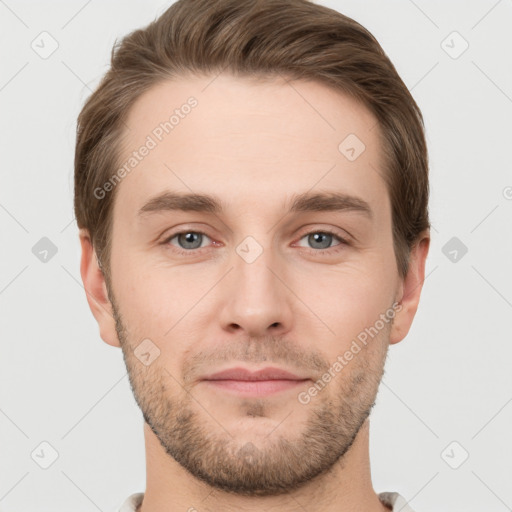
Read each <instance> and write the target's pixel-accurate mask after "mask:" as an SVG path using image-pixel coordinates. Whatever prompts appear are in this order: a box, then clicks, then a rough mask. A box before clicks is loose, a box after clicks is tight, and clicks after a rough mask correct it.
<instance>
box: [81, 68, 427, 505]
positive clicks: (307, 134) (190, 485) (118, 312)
mask: <svg viewBox="0 0 512 512" xmlns="http://www.w3.org/2000/svg"><path fill="white" fill-rule="evenodd" d="M213 79H214V77H213V76H209V77H202V78H200V77H195V78H192V77H189V78H180V79H179V80H176V81H166V82H163V83H161V84H159V85H157V86H154V87H153V88H151V89H149V90H148V91H146V92H145V93H144V95H142V96H141V97H140V98H139V99H138V100H137V102H136V103H135V104H134V106H133V108H132V109H131V110H130V112H129V115H128V118H127V120H126V122H127V125H128V126H129V128H130V130H129V132H127V135H126V138H125V140H124V142H123V151H124V154H123V156H125V157H126V158H127V157H128V156H129V154H130V152H131V151H133V150H134V149H136V148H138V147H140V145H141V144H142V143H143V142H144V140H145V139H146V137H147V135H148V134H150V133H151V132H152V130H153V129H154V128H155V126H157V125H158V124H159V123H160V122H161V121H162V120H164V119H166V118H168V116H169V115H170V114H169V113H172V110H173V109H174V108H177V107H179V106H180V105H182V104H183V103H185V102H186V100H187V98H188V97H190V96H194V97H195V98H196V99H197V100H198V105H197V107H196V108H195V109H194V110H192V112H191V113H190V114H189V115H188V116H186V117H185V118H184V119H182V120H181V121H180V124H179V125H178V126H176V127H175V128H174V130H173V131H172V133H170V134H169V135H167V136H166V137H165V138H164V139H163V140H162V141H161V142H160V143H159V144H158V146H157V147H156V148H154V149H153V150H152V151H151V152H150V154H149V155H148V156H147V157H145V158H144V159H143V160H142V161H141V162H140V163H139V164H138V166H137V168H136V169H135V170H134V171H133V172H131V173H130V174H128V175H127V176H126V177H125V178H124V179H123V181H122V182H121V183H120V184H119V185H118V189H117V192H116V193H117V196H116V201H115V205H114V211H113V219H114V223H113V234H112V237H113V238H112V255H111V268H112V281H111V285H110V287H109V288H108V289H107V285H106V282H105V278H104V276H103V274H102V272H101V270H100V269H99V267H98V265H97V261H96V257H95V253H94V249H93V247H92V245H91V242H90V239H89V236H88V233H87V231H86V230H82V231H81V233H80V240H81V244H82V261H81V275H82V280H83V283H84V287H85V289H86V291H87V299H88V302H89V305H90V308H91V310H92V312H93V314H94V316H95V318H96V320H97V322H98V325H99V329H100V335H101V338H102V339H103V340H104V341H105V342H106V343H108V344H110V345H112V346H116V347H121V348H122V351H123V356H124V358H125V362H126V365H127V369H128V373H129V377H130V383H131V386H132V389H133V392H134V395H135V398H136V400H137V402H138V404H139V406H140V407H141V410H142V412H143V415H144V419H145V423H144V435H145V444H146V463H147V468H146V469H147V484H146V492H145V497H144V501H143V504H142V507H141V510H142V512H160V511H164V510H165V511H167V512H169V511H170V512H174V511H185V510H198V511H203V510H211V511H235V510H237V511H261V510H269V511H270V510H279V511H281V512H289V511H299V510H301V511H302V510H308V511H322V512H334V511H336V512H339V511H343V510H346V511H355V510H365V511H367V512H368V511H369V512H377V511H383V510H388V509H387V508H386V507H385V506H384V505H383V504H382V503H381V502H380V501H379V499H378V497H377V494H376V492H375V491H374V490H373V487H372V482H371V474H370V461H369V414H370V410H371V408H372V406H373V404H374V403H375V397H376V395H377V391H378V386H379V383H380V380H381V378H382V375H383V371H384V364H385V359H386V355H387V350H388V347H389V345H390V344H394V343H398V342H399V341H401V340H402V339H403V338H404V337H405V336H406V335H407V332H408V331H409V328H410V326H411V323H412V321H413V318H414V315H415V313H416V310H417V306H418V302H419V298H420V293H421V288H422V283H423V280H424V272H425V259H426V257H427V253H428V248H429V233H428V231H426V232H425V233H422V234H421V236H420V238H419V239H418V242H417V244H416V245H415V246H414V247H413V250H412V252H411V260H410V267H409V272H408V274H407V276H406V278H405V279H401V278H400V276H399V274H398V270H397V265H396V259H395V254H394V250H393V240H392V231H391V227H392V224H391V207H390V202H389V197H388V193H387V190H386V186H385V182H384V180H383V178H382V172H383V162H382V156H381V145H380V144H381V142H380V138H379V131H378V130H379V127H378V125H377V124H376V119H375V118H374V117H373V115H372V114H371V113H370V112H369V111H368V110H367V109H366V108H365V107H364V106H362V105H360V104H359V103H356V102H355V101H354V100H353V99H350V98H349V97H347V96H345V95H342V94H340V93H339V92H336V91H333V90H331V89H330V88H327V87H326V86H325V85H322V84H320V83H317V82H311V81H308V82H306V81H296V82H293V83H292V84H290V83H286V82H285V81H284V80H282V79H275V80H272V81H266V82H263V81H260V82H256V81H251V80H248V79H241V78H234V77H232V76H230V75H227V74H221V75H220V76H218V77H217V78H215V80H213ZM212 80H213V82H212ZM292 85H293V86H292ZM206 86H207V87H206ZM205 87H206V88H205ZM305 100H306V101H305ZM350 133H353V134H356V135H357V136H358V137H359V139H361V140H362V141H363V142H364V144H365V146H366V149H365V151H364V152H363V153H361V154H360V156H359V157H358V158H357V159H356V160H354V161H349V160H348V159H347V158H346V157H345V156H344V155H343V154H342V153H341V152H340V151H339V150H338V146H339V144H340V142H341V141H342V140H343V139H344V138H345V137H346V136H347V135H348V134H350ZM126 158H124V160H126ZM122 160H123V159H122ZM124 160H123V161H124ZM164 190H169V191H173V192H178V193H190V192H194V193H204V194H212V195H215V196H216V197H217V198H219V199H220V200H221V201H222V203H223V205H224V208H225V210H224V211H223V212H222V213H220V214H212V213H207V212H193V211H192V212H191V211H163V212H158V213H153V214H150V215H147V216H144V217H140V216H138V214H137V212H138V210H139V209H140V208H141V207H142V206H143V205H144V204H145V203H146V202H147V201H148V200H149V199H150V198H151V197H153V196H154V195H156V194H159V193H161V192H163V191H164ZM308 191H310V192H340V191H341V192H344V193H347V194H350V195H353V196H357V197H359V198H362V199H364V200H365V201H366V202H367V203H368V204H369V205H370V207H371V209H372V212H373V216H372V217H371V218H370V217H368V216H366V215H364V214H363V213H362V212H359V211H353V210H344V211H330V212H325V211H318V212H315V211H312V212H302V213H287V208H288V206H289V204H290V201H291V197H292V195H294V194H300V193H303V192H308ZM325 229H330V230H334V231H335V233H336V236H340V237H341V238H343V239H345V240H346V241H347V242H348V244H347V245H345V244H344V245H339V244H340V241H339V239H337V238H336V236H334V237H332V239H331V238H328V237H327V239H324V242H322V243H319V242H316V243H315V239H312V237H308V235H309V234H314V233H324V231H323V230H325ZM178 232H184V233H187V232H194V233H204V235H203V238H202V239H201V235H197V237H198V238H199V240H197V244H196V245H195V246H193V244H191V243H190V239H186V238H184V237H183V236H182V237H178V236H174V237H173V238H171V239H170V240H169V238H170V237H171V236H173V235H175V234H176V233H178ZM247 236H251V237H253V238H254V239H255V240H256V241H257V243H258V244H259V245H260V246H261V250H262V252H261V254H259V256H258V257H257V258H256V259H255V261H253V262H251V263H248V262H247V261H246V260H244V259H243V258H242V257H241V256H240V255H239V253H237V250H236V249H237V247H238V246H239V245H240V244H241V242H242V241H243V240H244V239H245V238H246V237H247ZM187 240H188V243H189V245H187ZM198 246H201V248H191V247H198ZM180 249H181V250H182V251H185V252H186V254H179V252H178V251H179V250H180ZM252 250H254V249H252ZM187 251H188V252H187ZM395 301H396V302H397V303H399V311H398V312H397V313H396V314H395V316H394V320H393V321H392V322H389V323H386V324H385V326H384V328H382V329H380V330H379V332H378V334H377V335H376V336H374V337H373V338H371V341H369V342H368V343H367V344H366V345H365V346H363V347H362V350H361V351H360V352H358V353H357V354H356V355H354V357H353V359H352V360H350V361H349V362H348V364H346V366H344V367H343V369H342V370H341V371H339V372H338V373H337V374H336V376H335V377H334V378H332V380H331V381H330V382H329V383H328V384H327V385H326V386H325V388H323V389H322V390H321V391H320V392H318V394H317V395H316V396H313V397H311V401H310V402H309V403H307V404H304V403H301V402H300V401H299V400H298V393H299V392H300V391H307V390H308V389H309V388H310V387H311V386H312V385H313V384H314V383H315V382H316V381H318V379H319V378H321V377H322V375H323V374H324V373H325V372H326V371H327V370H328V369H329V368H330V367H332V365H333V363H334V362H335V361H336V360H337V357H338V356H339V355H343V354H344V353H345V352H346V351H347V350H349V348H350V346H351V343H352V342H353V340H354V339H356V337H357V336H358V334H359V333H361V332H362V331H364V329H365V328H368V327H370V326H373V325H374V324H375V322H376V320H378V319H379V315H381V314H382V313H385V312H386V311H389V310H390V307H391V306H392V304H393V303H394V302H395ZM144 339H150V340H151V342H152V343H153V346H155V347H158V349H159V350H160V353H159V355H158V357H156V358H155V359H154V360H153V361H152V362H151V364H149V365H145V364H143V363H142V362H141V361H140V360H139V358H138V357H136V352H135V350H136V349H137V346H138V345H139V344H140V343H141V341H142V340H144ZM269 365H272V366H277V367H281V368H285V369H287V370H289V371H292V372H294V373H296V374H299V375H301V376H303V377H305V378H309V379H310V380H309V381H307V382H305V383H302V384H301V385H299V386H298V387H296V388H294V389H293V390H286V391H281V392H279V393H276V394H273V395H270V396H266V397H242V396H239V395H235V394H233V393H230V392H228V391H225V390H220V389H218V388H215V387H214V386H211V385H209V384H207V383H205V382H204V381H201V380H200V378H201V377H202V376H205V375H207V374H211V373H213V372H216V371H220V370H223V369H226V368H229V367H234V366H245V367H247V368H250V369H257V368H262V367H265V366H269ZM191 507H194V508H191Z"/></svg>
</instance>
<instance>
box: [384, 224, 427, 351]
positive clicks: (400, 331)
mask: <svg viewBox="0 0 512 512" xmlns="http://www.w3.org/2000/svg"><path fill="white" fill-rule="evenodd" d="M429 247H430V230H429V229H426V230H425V231H423V232H422V233H421V235H420V236H419V237H418V241H417V242H416V243H415V245H414V246H413V247H412V248H411V254H410V257H409V269H408V271H407V275H406V276H405V278H403V279H401V282H400V286H399V290H398V294H397V297H396V301H397V302H398V303H399V304H400V306H401V309H400V310H398V308H397V313H396V315H395V318H394V321H393V324H392V327H391V333H390V339H389V343H390V345H392V344H394V343H398V342H399V341H402V340H403V339H404V338H405V336H406V335H407V333H408V332H409V329H410V328H411V325H412V321H413V319H414V316H415V315H416V310H417V309H418V304H419V301H420V295H421V290H422V288H423V281H424V280H425V260H426V259H427V254H428V250H429Z"/></svg>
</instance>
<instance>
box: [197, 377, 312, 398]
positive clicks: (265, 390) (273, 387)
mask: <svg viewBox="0 0 512 512" xmlns="http://www.w3.org/2000/svg"><path fill="white" fill-rule="evenodd" d="M307 380H308V379H305V380H228V379H226V380H205V381H204V382H206V383H207V384H210V385H211V386H214V387H215V388H217V389H222V390H225V391H231V392H234V393H237V394H242V395H252V396H267V395H272V394H274V393H278V392H279V391H287V390H290V389H295V388H297V387H298V386H299V385H301V384H303V383H304V382H306V381H307Z"/></svg>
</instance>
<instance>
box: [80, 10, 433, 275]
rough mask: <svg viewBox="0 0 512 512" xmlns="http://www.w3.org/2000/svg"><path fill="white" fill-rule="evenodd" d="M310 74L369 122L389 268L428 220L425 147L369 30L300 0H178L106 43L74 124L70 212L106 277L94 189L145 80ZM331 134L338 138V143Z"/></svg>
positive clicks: (102, 209) (103, 219) (420, 126)
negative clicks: (377, 150) (386, 217)
mask: <svg viewBox="0 0 512 512" xmlns="http://www.w3.org/2000/svg"><path fill="white" fill-rule="evenodd" d="M226 70H227V71H228V72H229V73H232V74H233V75H235V76H249V77H250V76H253V77H258V76H260V77H269V76H270V77H272V76H275V77H277V76H285V77H287V79H291V80H294V79H306V80H316V81H318V82H321V83H323V84H326V85H328V86H330V87H332V88H334V89H335V90H337V91H340V92H343V93H345V94H349V95H350V96H351V97H352V98H353V99H355V100H358V101H360V102H362V103H363V104H364V105H365V106H366V107H367V108H368V109H369V110H370V111H371V112H372V114H374V115H375V117H376V119H377V120H378V127H379V134H380V135H381V140H382V150H383V155H384V161H385V168H384V169H383V171H384V172H383V173H382V174H383V177H384V179H385V180H386V184H387V189H388V192H389V197H390V202H391V209H392V222H393V244H394V250H395V255H396V261H397V267H398V272H399V274H400V275H401V276H402V277H404V276H405V275H406V274H407V269H408V262H409V255H410V249H411V247H412V246H413V244H414V242H416V241H417V240H418V238H419V235H420V233H421V232H422V231H423V230H424V229H426V228H428V227H430V223H429V218H428V198H429V183H428V154H427V147H426V141H425V134H424V122H423V117H422V114H421V111H420V109H419V107H418V106H417V104H416V102H415V101H414V99H413V97H412V95H411V93H410V92H409V90H408V89H407V87H406V85H405V84H404V83H403V81H402V80H401V78H400V77H399V75H398V73H397V71H396V69H395V67H394V66H393V64H392V63H391V61H390V60H389V58H388V57H387V55H386V54H385V53H384V50H383V49H382V48H381V46H380V45H379V43H378V42H377V40H376V39H375V37H374V36H373V35H372V34H371V33H370V32H369V31H368V30H367V29H365V28H364V27H363V26H362V25H360V24H359V23H357V22H356V21H355V20H353V19H351V18H349V17H347V16H345V15H343V14H341V13H339V12H337V11H335V10H332V9H329V8H327V7H325V6H321V5H318V4H314V3H312V2H311V1H309V0H178V1H177V2H175V3H174V4H172V5H171V6H170V7H169V8H168V9H167V10H166V11H165V12H164V13H163V14H162V15H161V16H160V17H159V18H157V19H156V20H155V21H153V22H152V23H150V24H149V25H148V26H146V27H145V28H143V29H139V30H135V31H133V32H132V33H130V34H128V35H127V36H126V37H124V38H123V39H122V40H121V42H119V43H117V42H116V44H114V47H113V49H112V55H111V67H110V69H109V70H108V72H107V73H106V74H105V76H104V77H103V79H102V81H101V83H100V84H99V86H98V87H97V89H96V90H95V91H94V92H93V94H91V96H90V97H89V98H88V100H87V102H86V103H85V105H84V107H83V109H82V111H81V112H80V115H79V117H78V123H77V139H76V151H75V199H74V208H75V217H76V220H77V224H78V227H79V228H86V229H87V230H88V232H89V235H90V237H91V241H92V243H93V246H94V248H95V250H96V254H97V255H98V262H99V264H100V266H101V268H102V269H103V272H104V274H105V277H106V278H107V280H109V277H110V252H111V235H112V209H113V208H112V206H113V203H114V197H115V193H116V189H114V190H113V191H112V192H111V193H109V194H108V195H106V196H105V197H103V198H102V199H98V198H97V197H96V195H95V194H94V191H95V190H96V189H97V188H98V187H102V186H103V184H104V183H105V182H106V181H107V180H108V179H109V177H110V176H112V173H113V172H114V170H115V169H116V168H117V167H118V166H119V164H120V152H121V141H122V139H123V135H124V134H125V133H126V130H125V126H124V120H125V119H126V116H127V114H128V111H129V109H130V107H131V106H132V105H133V104H134V102H135V101H136V100H137V98H138V97H139V96H140V95H141V94H142V93H143V92H144V91H146V90H147V89H148V88H150V87H151V86H153V85H156V84H157V83H159V82H162V81H164V80H166V79H173V78H179V77H180V76H186V75H189V74H191V73H192V74H196V75H198V76H200V75H210V74H212V75H213V74H217V73H219V72H221V71H226ZM340 142H341V141H340Z"/></svg>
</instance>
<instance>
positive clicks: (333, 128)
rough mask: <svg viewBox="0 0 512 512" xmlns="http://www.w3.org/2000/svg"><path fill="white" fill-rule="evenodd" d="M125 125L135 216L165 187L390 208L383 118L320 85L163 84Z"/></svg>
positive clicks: (124, 190) (226, 79)
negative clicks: (341, 197)
mask: <svg viewBox="0 0 512 512" xmlns="http://www.w3.org/2000/svg"><path fill="white" fill-rule="evenodd" d="M126 125H127V126H128V130H127V131H126V133H125V137H124V139H123V143H122V153H121V162H120V163H121V165H125V164H127V163H128V162H129V160H131V163H132V164H133V165H126V166H125V167H126V169H127V171H128V172H126V173H125V175H126V177H125V178H123V180H122V182H121V183H120V184H119V185H118V186H119V187H120V190H118V191H117V195H118V198H116V203H117V202H119V201H120V200H119V197H120V198H122V199H124V201H123V203H125V204H126V205H129V206H130V208H131V209H132V210H133V211H136V210H138V209H139V208H140V207H141V206H142V204H143V203H144V201H146V200H147V199H148V197H150V196H152V195H155V194H157V193H161V192H162V191H164V190H165V189H169V190H177V191H181V192H187V193H189V192H197V193H208V192H211V193H212V194H214V195H216V196H218V197H229V198H230V202H238V203H239V206H241V204H240V203H241V202H243V201H244V198H245V199H249V198H250V197H252V198H253V199H256V198H259V200H260V201H263V200H265V201H268V202H269V203H270V202H272V201H274V202H276V201H281V199H282V197H283V195H284V196H290V195H292V194H294V193H303V192H305V191H307V190H311V189H314V188H320V189H323V190H336V191H341V192H344V193H347V194H354V195H359V196H361V195H364V196H365V197H366V200H367V201H368V202H373V203H381V205H384V204H385V203H386V201H387V198H386V197H384V196H386V195H387V194H386V189H385V183H384V180H383V179H382V173H383V171H382V157H381V153H382V148H381V140H380V136H379V133H380V132H379V126H378V125H377V120H376V119H375V117H374V116H373V114H372V113H371V112H370V111H369V110H368V109H367V108H366V107H365V106H363V105H362V104H360V103H359V102H356V101H355V100H354V99H352V98H351V97H349V96H348V95H346V94H342V93H340V92H338V91H335V90H333V89H332V88H330V87H327V86H326V85H323V84H321V83H319V82H315V81H302V80H301V81H293V82H290V81H288V82H287V81H286V80H284V79H281V78H275V79H272V80H251V79H247V78H239V77H236V78H235V77H233V76H231V75H225V74H221V75H219V76H215V75H212V76H208V77H189V78H180V79H176V80H166V81H164V82H161V83H159V84H157V85H155V86H153V87H152V88H150V89H149V90H148V91H146V92H145V93H144V94H143V95H142V96H141V97H139V98H138V100H137V101H136V102H135V103H134V105H133V106H132V108H131V109H130V111H129V113H128V116H127V118H126ZM143 147H146V148H149V149H147V150H143V149H142V148H143ZM134 152H135V153H137V156H134ZM141 153H144V156H143V157H141V155H140V154H141ZM134 159H136V161H135V160H134ZM281 202H282V201H281ZM377 206H378V205H377ZM116 208H117V206H116ZM125 213H127V212H125Z"/></svg>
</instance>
